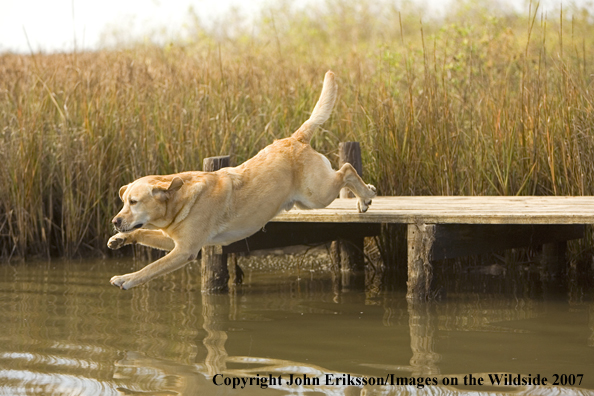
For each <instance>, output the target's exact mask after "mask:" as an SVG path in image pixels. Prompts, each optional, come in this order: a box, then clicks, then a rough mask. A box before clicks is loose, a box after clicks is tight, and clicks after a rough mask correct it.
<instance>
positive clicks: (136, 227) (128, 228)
mask: <svg viewBox="0 0 594 396" xmlns="http://www.w3.org/2000/svg"><path fill="white" fill-rule="evenodd" d="M143 226H144V223H138V224H136V225H134V226H132V227H114V228H115V229H116V231H118V232H124V233H126V232H131V231H134V230H137V229H139V228H142V227H143Z"/></svg>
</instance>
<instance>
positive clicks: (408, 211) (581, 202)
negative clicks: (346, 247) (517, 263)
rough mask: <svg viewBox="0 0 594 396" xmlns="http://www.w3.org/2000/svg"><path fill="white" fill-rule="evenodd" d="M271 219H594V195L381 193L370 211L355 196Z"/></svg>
mask: <svg viewBox="0 0 594 396" xmlns="http://www.w3.org/2000/svg"><path fill="white" fill-rule="evenodd" d="M272 221H279V222H334V223H402V224H414V223H426V224H593V223H594V197H590V196H580V197H568V196H562V197H561V196H520V197H508V196H400V197H395V196H390V197H377V198H375V199H374V200H373V204H372V205H371V207H370V209H369V211H368V212H367V213H358V212H357V208H356V202H355V200H354V199H336V200H335V201H334V202H333V203H332V204H330V205H329V206H328V207H326V208H324V209H314V210H301V209H292V210H290V211H288V212H282V213H280V214H279V215H277V216H276V217H275V218H274V219H273V220H272Z"/></svg>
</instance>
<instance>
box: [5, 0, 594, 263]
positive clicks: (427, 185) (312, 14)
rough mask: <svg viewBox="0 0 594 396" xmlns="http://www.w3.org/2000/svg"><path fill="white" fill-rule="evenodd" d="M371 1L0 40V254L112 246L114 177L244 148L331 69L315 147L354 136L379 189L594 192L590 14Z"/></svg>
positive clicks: (172, 168)
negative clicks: (141, 39) (226, 29)
mask: <svg viewBox="0 0 594 396" xmlns="http://www.w3.org/2000/svg"><path fill="white" fill-rule="evenodd" d="M373 4H375V3H373ZM373 4H372V2H367V1H355V2H349V1H331V2H328V3H326V7H327V8H325V9H324V8H320V9H316V10H314V11H311V10H310V11H296V10H290V9H287V8H286V7H285V8H282V7H281V8H278V9H273V10H269V12H267V13H264V14H263V15H265V17H262V18H261V20H260V21H259V23H258V26H259V29H258V31H257V32H254V31H251V30H250V31H248V30H246V32H242V31H235V32H233V35H230V37H231V38H229V37H226V38H224V37H223V38H222V36H221V34H219V35H218V36H216V37H215V36H214V35H212V34H209V33H208V32H205V31H204V30H201V31H199V32H197V33H196V34H195V36H194V39H193V40H191V41H190V42H188V41H186V42H179V43H175V44H170V45H167V46H165V47H158V46H153V45H138V46H134V47H132V48H129V49H123V50H104V51H99V52H92V53H75V54H55V55H43V54H33V55H29V56H21V55H11V54H5V55H1V56H0V120H2V124H1V125H0V158H1V160H2V165H1V167H0V183H1V185H2V189H1V190H0V257H2V258H5V259H8V258H11V257H26V256H31V255H37V256H39V255H41V256H68V257H72V256H75V255H79V254H89V253H93V252H95V253H101V254H102V253H104V252H105V251H106V248H105V242H106V240H107V238H108V237H109V235H110V234H111V232H112V231H111V226H110V222H109V220H110V219H111V217H112V216H113V214H114V213H116V212H117V210H118V207H119V205H120V203H119V199H118V195H117V191H118V188H119V187H120V186H121V185H122V184H125V183H128V182H130V181H131V180H133V179H134V178H136V177H139V176H142V175H147V174H158V173H172V172H178V171H183V170H192V169H200V164H201V162H202V159H203V158H204V157H208V156H213V155H222V154H230V155H231V156H232V161H233V162H235V163H240V162H242V161H244V160H245V159H247V158H249V157H250V156H252V155H254V154H255V153H256V152H257V151H258V150H259V149H261V148H262V147H264V146H265V145H266V144H268V143H270V142H271V141H272V140H273V139H276V138H281V137H285V136H287V135H288V134H290V133H291V132H292V131H293V130H294V129H295V128H297V127H298V126H299V125H300V124H301V123H302V122H303V120H305V119H306V118H307V116H308V112H309V111H311V109H312V107H313V105H314V103H315V101H316V99H317V95H318V94H319V89H320V86H321V80H322V77H323V74H324V72H325V71H326V70H327V69H330V68H331V69H333V70H334V71H335V72H336V74H337V76H338V77H339V78H340V98H339V101H338V105H337V106H336V110H335V112H334V114H333V116H332V117H331V119H330V120H329V122H327V123H326V124H325V125H324V129H323V130H321V131H320V132H319V133H318V134H317V135H316V137H315V138H314V141H313V145H314V147H316V149H318V150H319V151H321V152H323V153H325V154H327V155H328V156H329V157H330V158H331V160H336V158H335V157H336V155H335V154H336V149H337V147H338V143H339V142H340V141H360V142H361V143H362V147H363V157H364V158H363V162H364V168H365V174H366V176H365V178H366V179H367V180H369V182H372V183H374V184H376V185H377V186H378V190H379V192H380V194H383V195H411V194H415V195H420V194H435V195H442V194H445V195H450V194H457V195H458V194H468V195H493V194H495V195H499V194H503V195H510V194H522V195H530V194H535V195H545V194H547V195H548V194H557V195H591V194H592V193H593V192H594V191H593V190H594V189H593V187H592V186H594V165H593V164H594V107H593V103H594V95H593V93H592V88H593V87H592V84H593V81H594V78H593V75H594V69H593V65H594V51H593V50H592V48H593V47H592V44H593V43H592V38H593V37H594V23H593V22H592V16H591V15H589V14H588V13H587V12H586V11H584V10H582V12H581V13H580V12H578V11H575V12H574V13H573V16H572V17H571V19H569V18H568V17H566V16H565V15H563V14H561V13H559V15H558V16H557V17H556V18H550V17H547V16H546V15H544V14H542V13H540V12H539V11H538V9H537V7H536V6H533V7H531V8H532V9H531V10H530V11H529V13H528V14H529V15H528V14H527V15H517V14H507V15H506V14H501V13H499V14H497V15H498V16H493V15H495V14H496V13H495V12H492V10H490V9H480V8H478V6H477V5H476V4H475V6H473V7H464V6H463V5H461V4H462V3H460V4H459V5H457V6H456V7H454V8H453V9H452V11H451V12H450V13H449V14H448V15H447V16H446V17H445V18H443V19H441V20H439V21H436V20H431V21H429V22H424V23H422V22H420V21H419V20H418V19H416V18H410V17H406V15H407V14H406V12H404V13H403V14H402V15H401V14H400V13H399V12H398V11H397V10H396V9H394V8H390V7H387V6H385V7H383V8H380V9H378V8H376V6H374V5H373ZM329 9H331V11H328V10H329ZM410 14H413V15H414V12H412V11H411V12H410ZM223 36H224V35H223Z"/></svg>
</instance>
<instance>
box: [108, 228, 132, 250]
mask: <svg viewBox="0 0 594 396" xmlns="http://www.w3.org/2000/svg"><path fill="white" fill-rule="evenodd" d="M128 244H129V242H128V238H127V237H126V235H124V234H122V233H121V232H118V233H117V234H115V235H114V236H112V237H111V238H109V241H107V247H108V248H110V249H112V250H116V249H119V248H121V247H122V246H125V245H128Z"/></svg>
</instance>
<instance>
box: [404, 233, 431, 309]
mask: <svg viewBox="0 0 594 396" xmlns="http://www.w3.org/2000/svg"><path fill="white" fill-rule="evenodd" d="M435 228H436V226H435V224H409V225H408V233H407V236H406V238H407V241H408V281H407V283H406V284H407V293H406V299H407V300H408V301H425V300H428V299H429V297H430V292H431V281H432V280H433V266H432V263H431V260H432V257H431V253H432V250H433V242H435Z"/></svg>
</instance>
